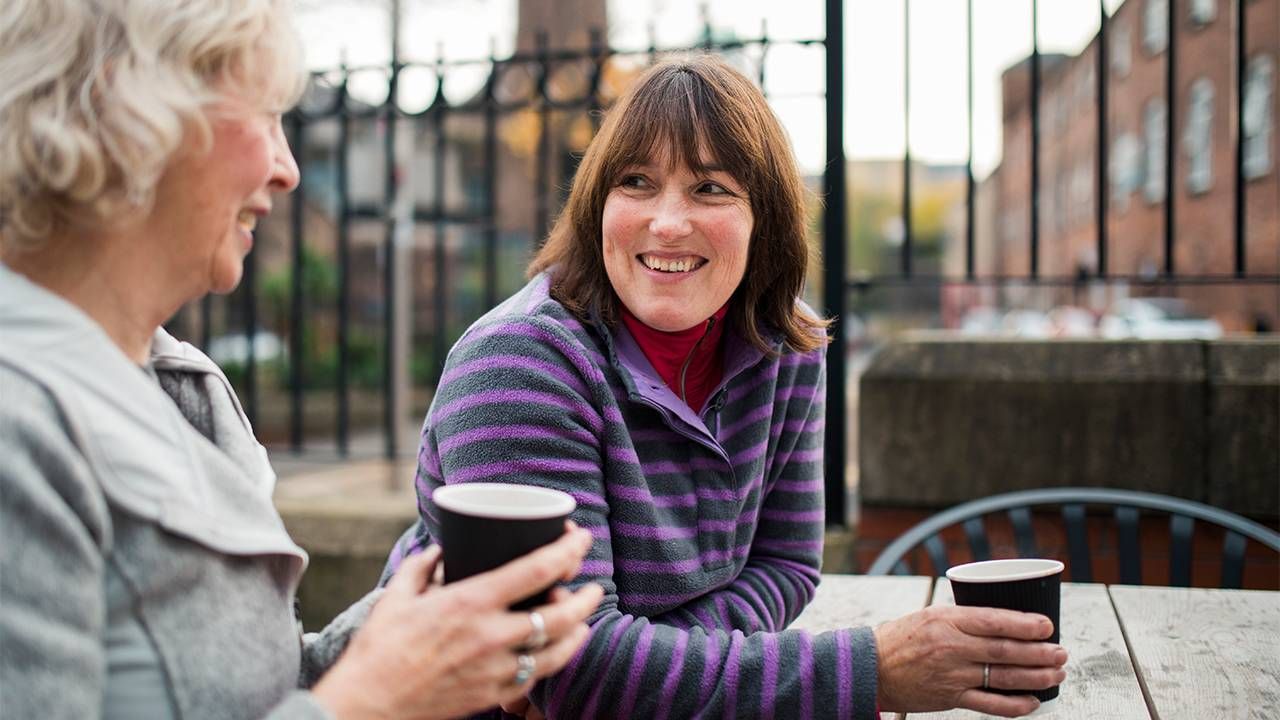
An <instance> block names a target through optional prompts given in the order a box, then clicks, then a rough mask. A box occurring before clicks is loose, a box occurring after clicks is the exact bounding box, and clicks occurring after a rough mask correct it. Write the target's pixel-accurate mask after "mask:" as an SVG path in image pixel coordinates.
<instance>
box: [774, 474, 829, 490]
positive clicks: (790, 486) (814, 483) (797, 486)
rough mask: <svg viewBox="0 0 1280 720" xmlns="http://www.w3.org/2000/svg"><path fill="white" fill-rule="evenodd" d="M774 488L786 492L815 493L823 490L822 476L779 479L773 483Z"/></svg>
mask: <svg viewBox="0 0 1280 720" xmlns="http://www.w3.org/2000/svg"><path fill="white" fill-rule="evenodd" d="M773 489H774V490H776V491H777V492H785V493H815V492H818V491H820V490H822V478H820V477H818V478H810V479H808V480H779V481H778V482H776V483H774V484H773Z"/></svg>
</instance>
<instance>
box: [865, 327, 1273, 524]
mask: <svg viewBox="0 0 1280 720" xmlns="http://www.w3.org/2000/svg"><path fill="white" fill-rule="evenodd" d="M859 397H860V401H859V407H858V428H859V440H858V442H859V467H860V472H859V494H860V496H861V499H862V502H863V503H865V504H868V505H875V504H889V505H915V506H934V507H936V506H944V505H952V504H955V503H958V502H963V501H965V500H970V499H973V498H976V497H982V496H985V495H991V494H994V493H999V492H1005V491H1010V490H1021V489H1026V488H1036V487H1051V486H1058V485H1084V486H1096V487H1115V488H1127V489H1133V490H1146V491H1149V492H1158V493H1165V494H1168V495H1175V496H1179V497H1184V498H1189V499H1192V500H1199V501H1202V502H1207V503H1210V504H1213V505H1216V506H1219V507H1223V508H1225V509H1228V510H1232V511H1234V512H1238V513H1242V514H1246V515H1251V516H1255V517H1261V518H1275V517H1277V516H1280V418H1278V416H1280V340H1275V339H1269V340H1252V339H1248V340H1229V341H1217V342H1201V341H1176V342H1175V341H1171V342H1151V341H1148V342H1138V341H1134V342H1113V341H1055V342H1037V341H1003V340H1001V341H972V340H964V341H957V340H955V339H952V338H946V339H944V338H932V337H922V338H918V339H913V340H909V341H904V342H899V343H895V344H892V345H889V346H887V347H886V348H884V349H883V350H882V351H881V352H880V353H879V354H878V355H877V357H876V358H875V359H874V360H873V361H872V363H871V365H870V367H869V368H868V369H867V371H866V373H865V374H864V375H863V376H862V379H861V384H860V389H859Z"/></svg>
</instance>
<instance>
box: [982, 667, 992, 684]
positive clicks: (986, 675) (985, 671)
mask: <svg viewBox="0 0 1280 720" xmlns="http://www.w3.org/2000/svg"><path fill="white" fill-rule="evenodd" d="M982 689H983V690H990V689H991V663H983V664H982Z"/></svg>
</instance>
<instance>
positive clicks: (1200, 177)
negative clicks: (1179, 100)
mask: <svg viewBox="0 0 1280 720" xmlns="http://www.w3.org/2000/svg"><path fill="white" fill-rule="evenodd" d="M1182 146H1183V149H1184V150H1185V151H1186V154H1187V190H1188V191H1189V192H1191V193H1193V194H1200V193H1204V192H1208V191H1209V188H1210V187H1211V186H1212V185H1213V82H1212V81H1210V80H1209V78H1200V79H1199V80H1196V81H1195V82H1194V83H1193V84H1192V85H1191V95H1190V98H1189V99H1188V103H1187V128H1186V131H1185V132H1184V134H1183V136H1182Z"/></svg>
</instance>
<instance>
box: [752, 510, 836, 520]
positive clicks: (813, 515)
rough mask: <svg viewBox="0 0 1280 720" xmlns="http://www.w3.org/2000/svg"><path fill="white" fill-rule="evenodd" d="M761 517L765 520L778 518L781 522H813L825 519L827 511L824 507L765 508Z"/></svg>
mask: <svg viewBox="0 0 1280 720" xmlns="http://www.w3.org/2000/svg"><path fill="white" fill-rule="evenodd" d="M760 517H762V518H764V519H765V520H777V521H780V522H804V523H813V522H819V521H822V520H825V519H826V517H827V511H826V510H823V509H822V508H818V509H817V510H782V509H779V508H765V509H764V510H761V511H760Z"/></svg>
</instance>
